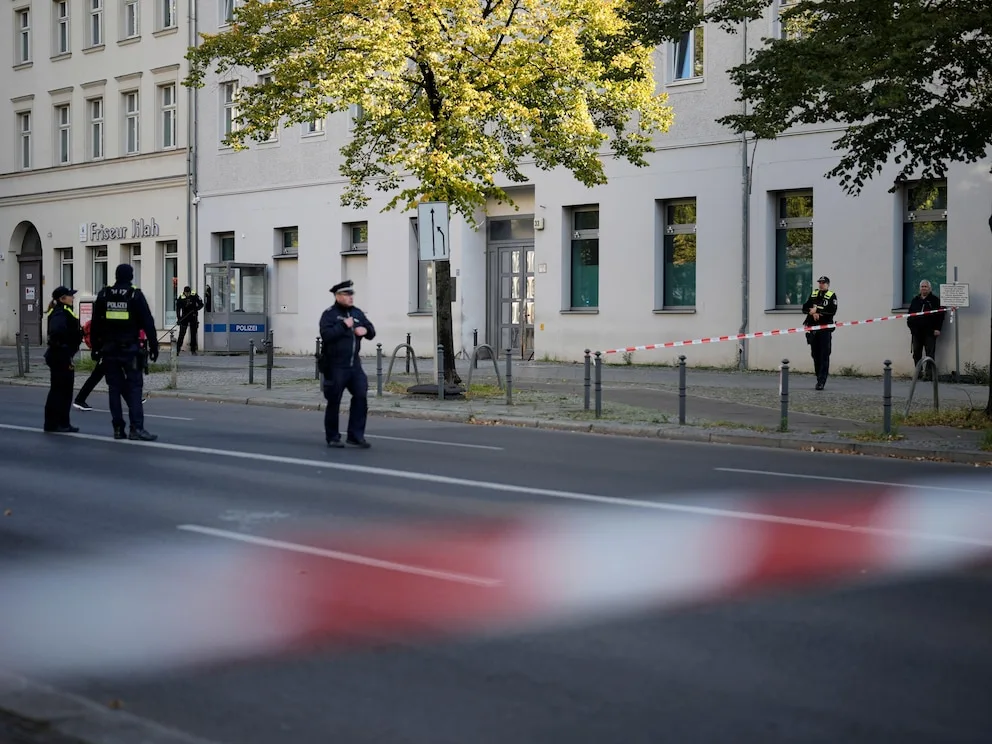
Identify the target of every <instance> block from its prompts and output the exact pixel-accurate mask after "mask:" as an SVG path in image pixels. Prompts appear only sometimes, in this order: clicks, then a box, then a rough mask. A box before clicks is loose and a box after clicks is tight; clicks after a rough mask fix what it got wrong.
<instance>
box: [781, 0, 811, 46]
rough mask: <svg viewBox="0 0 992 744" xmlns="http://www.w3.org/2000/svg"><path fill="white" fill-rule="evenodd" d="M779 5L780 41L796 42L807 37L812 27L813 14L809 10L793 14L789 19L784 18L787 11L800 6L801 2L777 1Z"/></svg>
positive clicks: (792, 0) (793, 0)
mask: <svg viewBox="0 0 992 744" xmlns="http://www.w3.org/2000/svg"><path fill="white" fill-rule="evenodd" d="M776 2H777V4H778V13H777V15H776V20H777V26H778V29H777V33H776V36H777V37H778V38H779V39H787V40H792V41H794V40H796V39H802V38H803V37H805V36H806V35H807V34H808V33H809V31H810V27H811V26H812V21H813V14H812V13H810V12H809V11H808V10H807V11H803V12H801V13H799V12H792V13H790V14H789V15H788V17H783V15H784V14H785V12H786V11H788V10H790V9H791V8H793V7H795V6H796V5H798V4H799V2H800V0H776Z"/></svg>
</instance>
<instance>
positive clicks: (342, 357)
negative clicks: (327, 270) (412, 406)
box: [320, 279, 375, 449]
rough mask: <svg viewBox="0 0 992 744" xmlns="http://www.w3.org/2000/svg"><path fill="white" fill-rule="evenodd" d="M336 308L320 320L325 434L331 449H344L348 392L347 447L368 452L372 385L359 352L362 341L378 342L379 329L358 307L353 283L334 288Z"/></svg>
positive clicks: (332, 307) (334, 306)
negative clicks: (342, 413) (341, 424)
mask: <svg viewBox="0 0 992 744" xmlns="http://www.w3.org/2000/svg"><path fill="white" fill-rule="evenodd" d="M331 292H333V293H334V304H333V305H331V306H330V307H329V308H327V309H326V310H325V311H324V313H323V315H321V316H320V340H321V347H320V348H321V358H320V367H321V372H323V374H324V397H325V398H326V399H327V407H326V408H325V409H324V434H325V436H326V438H327V446H328V447H344V443H343V442H342V441H341V432H340V431H339V430H338V417H339V409H340V407H341V397H342V395H344V391H345V390H347V391H348V392H349V393H351V407H350V413H349V414H348V438H347V440H346V441H347V443H348V444H350V445H352V446H354V447H361V448H363V449H368V448H369V447H370V446H371V445H370V444H369V443H368V442H367V441H366V440H365V421H366V419H367V418H368V410H369V401H368V390H369V381H368V378H367V377H366V376H365V370H363V369H362V360H361V357H360V356H359V351H360V348H361V345H362V339H363V338H365V339H368V340H369V341H371V340H372V339H374V338H375V327H374V326H373V325H372V323H371V322H369V319H368V318H366V317H365V313H363V312H362V311H361V310H359V309H358V308H357V307H355V305H354V303H355V297H354V295H355V291H354V289H352V282H351V280H350V279H349V280H347V281H344V282H341V283H340V284H335V285H334V286H333V287H331Z"/></svg>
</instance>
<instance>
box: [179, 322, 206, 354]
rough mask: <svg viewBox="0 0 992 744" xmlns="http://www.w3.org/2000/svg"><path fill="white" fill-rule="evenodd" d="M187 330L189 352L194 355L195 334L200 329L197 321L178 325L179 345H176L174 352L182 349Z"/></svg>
mask: <svg viewBox="0 0 992 744" xmlns="http://www.w3.org/2000/svg"><path fill="white" fill-rule="evenodd" d="M187 329H189V350H190V351H192V352H193V353H194V354H195V353H196V351H197V345H196V333H197V331H198V330H199V329H200V321H199V320H184V321H183V322H182V323H180V324H179V343H177V344H176V351H178V350H179V349H181V348H183V341H184V340H185V338H186V330H187Z"/></svg>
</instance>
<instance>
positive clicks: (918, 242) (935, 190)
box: [902, 182, 947, 307]
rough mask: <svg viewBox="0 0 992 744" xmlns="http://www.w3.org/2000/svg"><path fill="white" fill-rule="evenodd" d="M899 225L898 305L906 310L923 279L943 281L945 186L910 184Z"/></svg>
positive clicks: (944, 183) (945, 246) (944, 264)
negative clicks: (899, 297)
mask: <svg viewBox="0 0 992 744" xmlns="http://www.w3.org/2000/svg"><path fill="white" fill-rule="evenodd" d="M904 194H905V212H904V216H903V224H902V304H903V306H904V307H908V306H909V303H910V300H912V299H913V297H915V296H916V293H917V291H918V289H919V286H920V282H921V281H922V280H924V279H927V280H929V281H930V283H931V284H932V285H933V286H935V287H936V286H937V285H939V284H940V283H942V282H946V281H947V183H946V182H940V183H933V184H930V185H924V184H919V183H917V184H912V185H910V186H907V187H906V189H905V191H904Z"/></svg>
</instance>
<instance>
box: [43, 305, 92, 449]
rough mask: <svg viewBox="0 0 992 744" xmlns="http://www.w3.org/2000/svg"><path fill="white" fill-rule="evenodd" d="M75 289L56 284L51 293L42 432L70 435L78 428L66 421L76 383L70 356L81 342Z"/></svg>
mask: <svg viewBox="0 0 992 744" xmlns="http://www.w3.org/2000/svg"><path fill="white" fill-rule="evenodd" d="M75 294H76V290H74V289H69V288H68V287H58V288H57V289H55V291H53V292H52V302H51V304H50V305H49V306H48V348H47V349H46V350H45V364H47V365H48V369H49V371H50V372H51V387H49V389H48V399H47V400H46V401H45V431H48V432H54V433H57V434H72V433H74V432H77V431H79V427H76V426H73V425H72V424H71V423H70V422H69V412H70V411H71V410H72V389H73V386H74V384H75V377H76V372H75V369H76V367H75V365H74V364H73V363H72V358H73V357H74V356H76V353H77V352H78V351H79V345H80V344H81V343H82V342H83V331H82V329H81V328H80V326H79V318H78V317H77V316H76V313H75V312H74V311H73V309H72V300H73V295H75Z"/></svg>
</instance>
